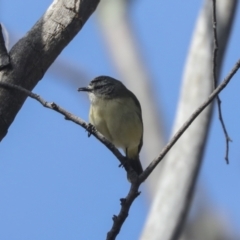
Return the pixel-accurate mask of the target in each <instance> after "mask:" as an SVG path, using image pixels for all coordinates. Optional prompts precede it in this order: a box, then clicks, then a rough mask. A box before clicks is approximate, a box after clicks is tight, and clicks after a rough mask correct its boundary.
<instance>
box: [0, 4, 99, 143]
mask: <svg viewBox="0 0 240 240" xmlns="http://www.w3.org/2000/svg"><path fill="white" fill-rule="evenodd" d="M99 1H100V0H68V1H66V0H61V1H60V0H55V1H53V3H52V4H51V5H50V7H49V8H48V9H47V11H46V12H45V14H44V15H43V16H42V18H41V19H39V20H38V22H37V23H36V24H35V25H34V26H33V27H32V29H31V30H30V31H29V32H28V33H27V34H26V35H25V36H24V37H23V38H22V39H20V40H19V41H18V42H17V43H16V44H15V45H14V46H13V48H12V49H11V51H10V52H9V55H10V59H11V69H3V70H2V71H1V72H0V80H1V81H2V82H8V83H12V84H15V85H18V86H22V87H24V88H26V89H28V90H32V89H33V88H34V87H35V85H36V84H37V83H38V81H39V80H40V79H41V78H42V77H43V76H44V74H45V72H46V71H47V69H48V68H49V66H50V65H51V64H52V63H53V61H54V60H55V59H56V58H57V56H58V55H59V54H60V53H61V51H62V50H63V49H64V48H65V47H66V46H67V44H68V43H69V42H70V41H71V40H72V39H73V38H74V36H75V35H76V34H77V33H78V32H79V31H80V30H81V28H82V27H83V25H84V24H85V22H86V21H87V19H88V18H89V17H90V15H91V14H92V13H93V12H94V10H95V9H96V7H97V5H98V3H99ZM25 100H26V95H25V94H23V93H22V92H20V91H18V92H16V94H15V95H12V94H11V92H9V91H6V90H4V89H0V102H1V105H0V141H1V140H2V139H3V138H4V136H5V135H6V134H7V131H8V128H9V127H10V125H11V123H12V122H13V120H14V118H15V116H16V115H17V113H18V111H19V110H20V109H21V107H22V105H23V103H24V101H25Z"/></svg>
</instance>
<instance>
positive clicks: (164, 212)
mask: <svg viewBox="0 0 240 240" xmlns="http://www.w3.org/2000/svg"><path fill="white" fill-rule="evenodd" d="M236 7H237V1H228V0H222V1H218V8H217V9H218V11H217V19H218V29H217V30H218V39H219V54H218V58H217V77H218V76H219V73H220V69H221V63H222V60H223V56H224V52H225V49H226V45H227V41H228V37H229V34H230V30H231V27H232V23H233V18H234V15H235V10H236ZM211 16H212V9H211V1H208V0H206V1H205V4H204V7H203V9H202V11H201V13H200V15H199V19H198V21H197V25H196V29H195V32H194V36H193V40H192V45H191V47H190V51H189V55H188V59H187V63H186V68H185V73H184V77H183V84H182V89H181V96H180V100H179V105H178V111H177V117H176V120H175V124H174V128H173V134H174V133H175V132H176V131H177V129H179V127H180V126H181V125H182V124H183V123H184V122H185V121H186V119H187V118H188V117H189V116H190V115H191V114H192V112H193V110H194V109H196V107H197V106H199V104H200V103H201V102H202V99H206V98H207V96H209V94H210V93H211V92H212V81H211V79H212V67H211V66H212V64H213V63H212V46H213V38H212V35H213V34H212V17H211ZM211 115H212V106H211V107H208V108H206V109H205V110H204V111H203V112H202V114H201V115H200V116H199V117H198V119H197V120H196V121H195V122H194V123H193V124H192V125H191V126H190V127H189V128H188V130H187V131H186V132H185V133H184V135H183V136H182V138H181V139H180V140H179V141H178V142H177V143H176V144H175V145H174V147H173V148H172V150H171V151H170V152H169V153H168V155H167V157H166V160H165V161H164V162H163V167H162V168H161V170H162V171H161V174H160V177H159V180H158V183H156V188H157V189H158V193H157V195H156V196H155V199H154V202H153V204H152V206H151V209H150V212H149V215H148V219H147V221H146V225H145V228H144V230H143V234H142V237H141V239H142V240H145V239H146V240H149V239H164V240H170V239H174V240H175V239H178V238H179V236H180V234H181V231H182V228H183V225H184V222H185V217H186V215H187V212H188V209H189V206H190V203H191V199H192V195H193V191H194V187H195V184H196V179H197V176H198V172H199V169H200V166H201V161H202V157H203V153H204V148H205V145H206V139H207V134H208V130H209V126H210V120H211Z"/></svg>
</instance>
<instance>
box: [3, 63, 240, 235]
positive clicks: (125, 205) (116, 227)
mask: <svg viewBox="0 0 240 240" xmlns="http://www.w3.org/2000/svg"><path fill="white" fill-rule="evenodd" d="M239 68H240V60H238V61H237V63H236V64H235V66H234V67H233V69H232V70H231V71H230V73H229V74H228V76H227V77H226V78H225V79H224V81H223V82H222V83H221V84H220V85H219V86H218V87H217V88H216V89H215V90H214V91H213V92H212V93H211V95H210V96H209V97H208V99H207V100H206V101H205V102H204V103H202V104H201V105H200V106H199V108H198V109H197V110H196V111H195V112H194V113H193V114H192V115H191V116H190V118H189V119H188V120H187V121H186V122H185V123H184V124H183V126H182V127H181V128H180V129H179V131H178V132H177V133H176V134H175V135H174V136H173V138H172V139H171V141H170V142H169V143H168V144H167V145H166V147H165V148H164V149H163V150H162V152H161V153H160V154H159V156H158V157H157V158H156V159H154V160H153V161H152V162H151V163H150V164H149V166H148V167H147V168H146V169H145V170H144V171H143V173H142V174H141V175H140V176H139V178H137V179H136V178H135V181H132V183H131V187H130V190H129V192H128V195H127V197H126V198H123V199H121V209H120V212H119V214H118V215H117V216H116V215H114V216H113V225H112V228H111V230H110V231H109V232H108V234H107V240H114V239H115V238H116V236H117V235H118V233H119V231H120V230H121V227H122V225H123V223H124V221H125V220H126V218H127V216H128V213H129V209H130V207H131V205H132V203H133V201H134V200H135V199H136V197H137V196H138V195H139V194H140V192H139V191H138V189H139V186H140V185H141V183H142V182H143V181H145V180H146V178H147V177H148V176H149V175H150V173H151V172H152V171H153V170H154V168H155V167H156V166H157V165H158V164H159V162H160V161H161V160H162V159H163V158H164V156H165V155H166V154H167V153H168V151H169V150H170V149H171V148H172V146H173V145H174V144H175V143H176V142H177V140H178V139H179V138H180V137H181V135H182V134H183V133H184V132H185V131H186V129H187V128H188V127H189V126H190V125H191V123H192V122H193V121H194V120H195V119H196V118H197V116H198V115H199V114H200V113H201V112H202V111H203V110H204V109H205V108H206V107H207V106H208V105H209V104H210V103H211V102H212V101H213V99H214V98H215V97H217V95H218V94H219V93H220V92H221V91H222V90H223V89H224V88H225V87H226V86H227V84H228V83H229V82H230V80H231V79H232V77H233V76H234V74H235V73H236V72H237V71H238V69H239ZM0 86H2V87H5V88H11V89H16V90H19V91H21V92H23V93H25V94H26V95H28V96H29V97H31V98H33V99H36V100H37V101H38V102H40V103H41V104H42V105H43V106H44V107H47V108H49V109H52V110H54V111H56V112H59V113H60V114H62V115H64V116H65V118H66V119H68V120H71V121H73V122H75V123H76V124H78V125H80V126H82V127H83V128H85V129H86V130H87V131H90V132H91V133H92V134H93V135H94V136H95V137H96V138H97V139H98V140H99V141H101V142H102V143H103V144H104V145H105V146H106V147H107V148H108V149H109V150H110V151H111V152H112V153H113V154H114V155H115V156H116V157H117V158H118V160H119V161H120V162H121V163H123V164H124V163H125V161H124V160H125V158H124V157H123V156H122V155H121V153H120V152H119V151H118V150H117V149H116V148H115V147H114V146H113V145H112V144H111V143H110V142H109V141H107V140H106V139H105V138H104V136H103V135H101V134H100V133H99V132H98V131H96V130H94V131H92V130H91V129H89V125H88V124H87V123H86V122H84V121H83V120H82V119H80V118H79V117H76V116H75V115H73V114H71V113H69V112H67V111H66V110H64V109H63V108H61V107H60V106H58V105H57V104H55V103H49V102H46V101H45V100H44V99H43V98H41V97H40V96H39V95H37V94H34V93H32V92H30V91H28V90H26V89H24V88H22V87H20V86H16V85H13V84H10V83H6V82H2V81H0ZM130 170H131V167H130Z"/></svg>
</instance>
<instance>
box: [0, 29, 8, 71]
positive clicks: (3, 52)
mask: <svg viewBox="0 0 240 240" xmlns="http://www.w3.org/2000/svg"><path fill="white" fill-rule="evenodd" d="M9 64H10V58H9V55H8V52H7V49H6V46H5V41H4V38H3V33H2V25H1V24H0V70H2V69H3V68H5V67H7V66H9Z"/></svg>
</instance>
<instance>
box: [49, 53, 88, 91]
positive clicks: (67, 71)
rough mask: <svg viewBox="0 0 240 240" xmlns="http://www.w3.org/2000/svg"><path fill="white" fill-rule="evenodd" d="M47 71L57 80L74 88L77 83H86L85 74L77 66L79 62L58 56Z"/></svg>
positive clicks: (77, 85)
mask: <svg viewBox="0 0 240 240" xmlns="http://www.w3.org/2000/svg"><path fill="white" fill-rule="evenodd" d="M48 73H50V74H52V75H54V76H55V77H56V78H57V79H58V81H59V80H60V81H61V82H62V83H66V85H67V86H70V87H72V88H74V89H76V88H77V87H79V85H80V84H81V85H83V86H85V85H87V84H88V79H89V78H88V77H87V74H85V72H84V71H83V70H82V69H81V68H80V67H79V64H78V65H76V63H74V62H71V61H69V60H64V59H62V58H58V59H57V60H56V61H55V62H54V63H53V64H52V65H51V66H50V68H49V70H48Z"/></svg>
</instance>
